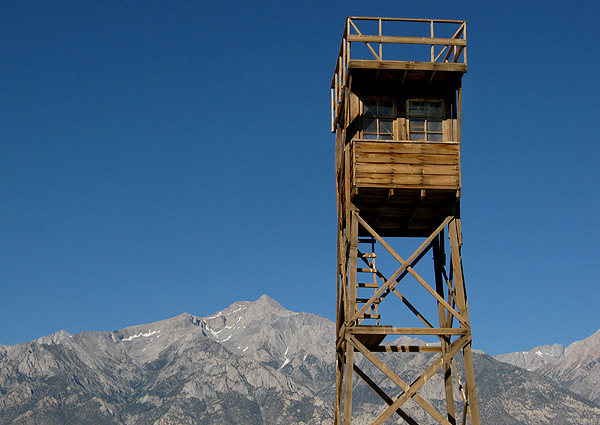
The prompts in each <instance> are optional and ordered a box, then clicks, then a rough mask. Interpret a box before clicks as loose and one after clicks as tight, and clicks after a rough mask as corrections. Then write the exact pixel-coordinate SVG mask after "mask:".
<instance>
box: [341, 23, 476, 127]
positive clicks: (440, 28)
mask: <svg viewBox="0 0 600 425" xmlns="http://www.w3.org/2000/svg"><path fill="white" fill-rule="evenodd" d="M403 33H404V34H406V33H409V34H422V36H421V37H414V36H412V37H407V36H404V35H400V34H403ZM353 43H355V44H353ZM351 47H352V48H351ZM402 47H404V48H402ZM351 61H361V62H368V61H380V62H381V61H398V62H430V63H459V64H464V65H466V64H467V23H466V22H465V21H459V20H449V19H406V18H369V17H355V16H350V17H348V18H346V25H345V27H344V34H343V36H342V44H341V46H340V51H339V54H338V58H337V62H336V65H335V71H334V73H333V79H332V81H331V125H332V131H333V132H335V125H336V122H337V118H338V114H339V112H340V105H341V103H342V100H343V98H344V96H345V92H344V88H345V87H347V86H348V65H349V63H350V62H351Z"/></svg>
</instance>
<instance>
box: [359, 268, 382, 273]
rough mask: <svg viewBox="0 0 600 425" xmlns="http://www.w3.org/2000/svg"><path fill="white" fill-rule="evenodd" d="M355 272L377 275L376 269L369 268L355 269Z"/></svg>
mask: <svg viewBox="0 0 600 425" xmlns="http://www.w3.org/2000/svg"><path fill="white" fill-rule="evenodd" d="M356 271H357V272H359V273H377V269H369V268H363V267H359V268H357V269H356Z"/></svg>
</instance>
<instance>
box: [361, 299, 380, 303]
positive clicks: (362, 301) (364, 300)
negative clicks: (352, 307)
mask: <svg viewBox="0 0 600 425" xmlns="http://www.w3.org/2000/svg"><path fill="white" fill-rule="evenodd" d="M367 301H369V298H357V299H356V302H357V303H361V304H364V303H366V302H367ZM380 302H381V300H380V299H376V300H375V301H373V304H379V303H380Z"/></svg>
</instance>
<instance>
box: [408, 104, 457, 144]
mask: <svg viewBox="0 0 600 425" xmlns="http://www.w3.org/2000/svg"><path fill="white" fill-rule="evenodd" d="M411 102H430V103H434V102H435V103H439V104H440V106H441V107H440V115H439V116H428V115H426V114H425V115H424V116H423V117H420V116H411V112H410V105H411ZM434 118H435V119H436V121H437V119H439V121H440V127H441V128H440V130H439V131H434V130H429V122H430V121H433V119H434ZM419 119H422V120H423V130H415V129H411V122H414V121H417V120H419ZM446 119H447V113H446V101H445V99H443V98H436V97H415V98H408V99H406V121H407V136H408V140H409V141H411V142H434V143H435V142H438V143H439V142H444V141H445V139H446V137H447V135H446V132H445V131H444V122H445V121H446ZM413 134H422V135H423V138H422V139H413V138H412V137H413V136H412V135H413ZM429 135H440V139H439V140H432V139H431V138H430V137H429Z"/></svg>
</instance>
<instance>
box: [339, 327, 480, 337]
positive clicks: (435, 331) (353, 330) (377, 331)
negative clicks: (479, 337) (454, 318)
mask: <svg viewBox="0 0 600 425" xmlns="http://www.w3.org/2000/svg"><path fill="white" fill-rule="evenodd" d="M469 333H470V330H469V329H466V328H399V327H395V326H348V327H346V334H352V335H468V334H469Z"/></svg>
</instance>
